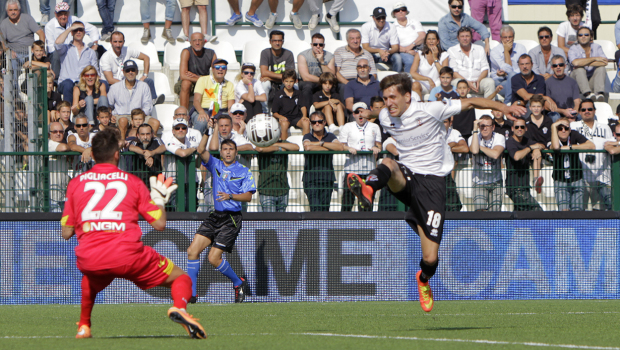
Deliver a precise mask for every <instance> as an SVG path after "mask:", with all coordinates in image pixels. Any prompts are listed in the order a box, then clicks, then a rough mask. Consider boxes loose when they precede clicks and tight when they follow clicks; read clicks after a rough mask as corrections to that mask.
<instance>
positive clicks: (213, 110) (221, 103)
mask: <svg viewBox="0 0 620 350" xmlns="http://www.w3.org/2000/svg"><path fill="white" fill-rule="evenodd" d="M227 71H228V61H226V60H225V59H221V58H218V59H216V60H215V61H214V62H213V67H212V70H211V75H207V76H203V77H200V78H199V79H198V81H197V82H196V87H195V88H194V112H193V113H191V111H190V113H191V123H192V126H193V128H194V129H196V130H198V131H200V132H201V133H203V134H204V133H205V131H206V130H207V127H208V125H209V121H210V120H211V119H212V118H213V117H215V116H217V115H218V114H220V113H222V112H227V111H228V108H229V107H230V106H232V105H233V104H234V103H235V87H234V85H233V83H232V82H230V81H228V80H226V79H225V77H226V72H227Z"/></svg>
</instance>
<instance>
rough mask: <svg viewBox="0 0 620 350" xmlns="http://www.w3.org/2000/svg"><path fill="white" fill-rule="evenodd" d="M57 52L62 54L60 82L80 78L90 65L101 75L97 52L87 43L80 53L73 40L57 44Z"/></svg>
mask: <svg viewBox="0 0 620 350" xmlns="http://www.w3.org/2000/svg"><path fill="white" fill-rule="evenodd" d="M56 54H57V55H60V75H59V77H58V83H59V84H60V83H62V82H63V81H64V80H71V81H78V80H80V73H82V70H83V69H84V68H86V66H89V65H90V66H93V67H95V70H96V71H97V75H100V72H99V58H98V57H97V52H95V51H94V50H93V49H91V48H90V47H88V46H86V44H84V49H82V52H81V53H78V49H77V47H75V46H73V42H71V44H60V45H56ZM147 115H148V114H147Z"/></svg>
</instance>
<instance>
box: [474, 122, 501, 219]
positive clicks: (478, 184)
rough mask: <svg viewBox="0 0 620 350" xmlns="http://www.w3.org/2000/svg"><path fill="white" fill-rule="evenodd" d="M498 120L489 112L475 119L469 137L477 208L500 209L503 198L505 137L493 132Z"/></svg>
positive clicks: (484, 209) (482, 209)
mask: <svg viewBox="0 0 620 350" xmlns="http://www.w3.org/2000/svg"><path fill="white" fill-rule="evenodd" d="M494 130H495V124H494V123H493V118H491V116H489V115H483V116H482V117H480V119H478V120H476V121H474V131H472V134H473V135H471V136H470V137H469V140H468V144H469V149H470V151H471V154H472V155H473V156H472V162H473V165H474V171H473V173H472V180H473V184H474V186H473V187H474V208H475V210H476V211H501V209H502V199H503V198H504V180H503V178H502V153H503V152H504V149H506V137H504V135H499V134H497V133H495V132H494Z"/></svg>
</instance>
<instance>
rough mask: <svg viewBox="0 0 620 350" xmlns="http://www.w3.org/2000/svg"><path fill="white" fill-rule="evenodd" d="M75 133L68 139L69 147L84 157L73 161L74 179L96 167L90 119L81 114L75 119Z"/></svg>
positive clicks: (78, 157) (75, 158)
mask: <svg viewBox="0 0 620 350" xmlns="http://www.w3.org/2000/svg"><path fill="white" fill-rule="evenodd" d="M75 130H76V132H75V133H70V134H69V136H68V137H67V145H68V146H69V149H71V151H73V152H79V153H81V154H82V155H81V156H77V157H74V159H73V175H74V177H75V176H77V175H79V174H81V173H83V172H86V171H88V170H90V168H92V167H93V165H95V161H94V160H93V156H92V153H91V151H92V148H91V146H92V141H93V136H95V134H94V133H91V132H90V131H89V130H90V124H89V123H88V118H87V117H86V116H85V115H83V114H79V115H78V116H77V118H75Z"/></svg>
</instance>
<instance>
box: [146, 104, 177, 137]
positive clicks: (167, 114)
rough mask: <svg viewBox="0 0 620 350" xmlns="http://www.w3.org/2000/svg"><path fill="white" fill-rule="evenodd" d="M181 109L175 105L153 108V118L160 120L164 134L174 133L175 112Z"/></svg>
mask: <svg viewBox="0 0 620 350" xmlns="http://www.w3.org/2000/svg"><path fill="white" fill-rule="evenodd" d="M177 108H179V106H177V105H173V104H162V105H155V106H153V113H152V114H153V117H154V118H157V120H159V123H160V124H161V127H162V128H163V129H164V131H163V132H167V131H172V121H173V120H174V110H175V109H177Z"/></svg>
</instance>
